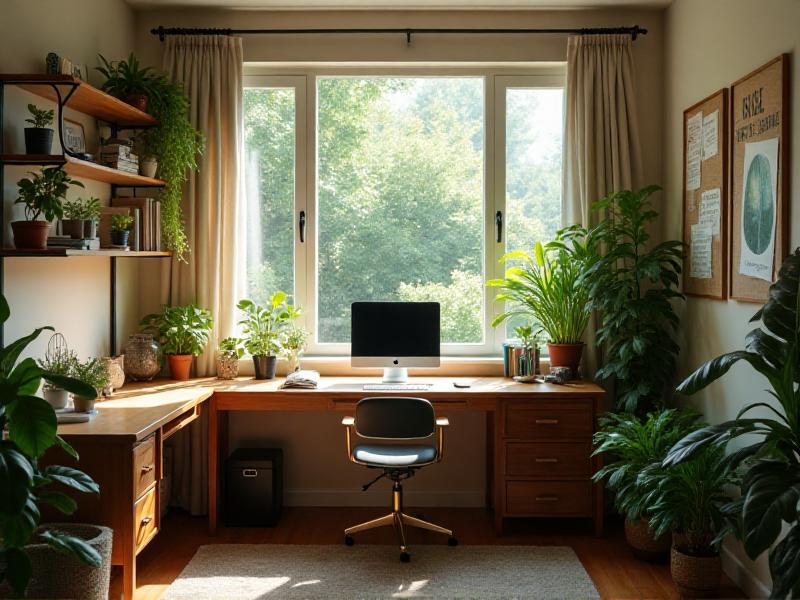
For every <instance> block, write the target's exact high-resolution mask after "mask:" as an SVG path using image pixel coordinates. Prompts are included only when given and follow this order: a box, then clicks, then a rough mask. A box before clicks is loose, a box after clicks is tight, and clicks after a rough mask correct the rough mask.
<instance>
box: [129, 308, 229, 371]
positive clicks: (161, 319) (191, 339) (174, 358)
mask: <svg viewBox="0 0 800 600" xmlns="http://www.w3.org/2000/svg"><path fill="white" fill-rule="evenodd" d="M141 325H142V326H143V327H144V331H145V332H152V333H155V334H156V335H157V336H158V338H159V340H158V341H159V342H160V343H161V347H162V349H163V350H164V354H166V355H167V362H168V363H169V371H170V373H171V374H172V378H173V379H177V380H178V381H186V380H187V379H189V374H190V371H191V368H192V359H193V358H194V357H195V356H197V355H198V354H200V353H201V352H203V349H204V348H205V346H206V344H207V343H208V338H209V336H210V335H211V329H212V327H213V326H214V319H213V318H212V317H211V312H210V311H208V310H205V309H203V308H199V307H198V306H196V305H194V304H187V305H185V306H166V305H165V306H164V307H163V308H162V309H161V312H160V313H154V314H150V315H146V316H145V317H144V318H143V319H142V322H141Z"/></svg>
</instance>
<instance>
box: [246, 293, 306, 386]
mask: <svg viewBox="0 0 800 600" xmlns="http://www.w3.org/2000/svg"><path fill="white" fill-rule="evenodd" d="M287 300H288V296H287V294H286V292H281V291H277V292H275V293H274V294H272V297H271V298H270V301H269V304H268V305H267V306H266V307H263V306H259V305H258V304H256V303H255V302H253V301H252V300H248V299H244V300H240V301H239V304H238V305H237V306H238V308H239V310H241V311H242V312H243V313H244V318H243V319H242V320H241V321H239V325H241V326H242V329H243V331H244V334H245V337H244V347H245V348H246V349H247V351H248V352H249V353H250V356H252V357H253V365H254V367H255V371H256V379H273V378H274V377H275V368H276V366H277V361H278V353H279V352H280V349H281V347H280V338H281V333H282V331H283V329H284V328H285V327H286V325H287V324H288V323H289V322H291V321H292V320H293V319H295V318H296V317H297V314H298V311H297V309H294V308H293V307H292V306H291V305H290V304H288V303H287Z"/></svg>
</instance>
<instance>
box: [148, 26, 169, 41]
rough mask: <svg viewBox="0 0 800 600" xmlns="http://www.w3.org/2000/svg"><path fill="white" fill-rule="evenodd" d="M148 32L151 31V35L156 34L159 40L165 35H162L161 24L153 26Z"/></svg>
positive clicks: (162, 39)
mask: <svg viewBox="0 0 800 600" xmlns="http://www.w3.org/2000/svg"><path fill="white" fill-rule="evenodd" d="M150 33H152V34H153V35H157V36H158V41H159V42H163V41H164V38H165V37H166V36H165V35H164V26H163V25H159V26H158V27H153V28H152V29H151V30H150Z"/></svg>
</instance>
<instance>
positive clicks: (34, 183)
mask: <svg viewBox="0 0 800 600" xmlns="http://www.w3.org/2000/svg"><path fill="white" fill-rule="evenodd" d="M30 175H31V177H30V178H27V177H26V178H24V179H20V180H19V181H18V182H17V186H18V187H19V197H17V199H16V200H15V201H14V204H22V205H24V207H25V220H24V221H12V222H11V230H12V231H13V232H14V245H15V246H16V247H17V248H26V249H38V250H44V249H45V248H47V233H48V231H49V230H50V223H49V222H50V221H54V220H56V219H61V218H62V217H63V216H64V205H63V204H62V202H63V200H64V199H65V197H66V195H67V190H69V188H70V186H78V187H83V184H82V183H81V182H80V181H76V180H74V179H72V178H71V177H70V176H69V175H68V174H67V172H66V171H64V170H63V169H62V168H61V167H45V168H44V169H42V170H41V172H40V173H33V172H31V173H30ZM41 217H44V219H41Z"/></svg>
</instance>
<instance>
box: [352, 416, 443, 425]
mask: <svg viewBox="0 0 800 600" xmlns="http://www.w3.org/2000/svg"><path fill="white" fill-rule="evenodd" d="M437 421H438V419H437ZM355 424H356V419H355V417H345V418H344V419H342V425H345V426H347V427H352V426H353V425H355Z"/></svg>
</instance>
